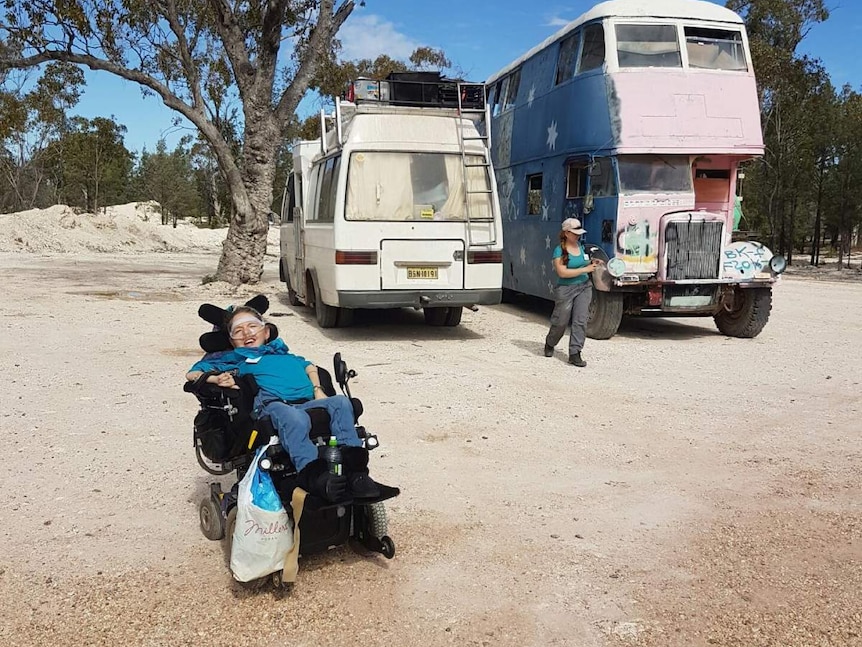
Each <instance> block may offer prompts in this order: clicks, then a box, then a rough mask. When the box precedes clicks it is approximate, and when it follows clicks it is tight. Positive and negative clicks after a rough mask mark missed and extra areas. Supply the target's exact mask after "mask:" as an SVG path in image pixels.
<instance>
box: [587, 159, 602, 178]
mask: <svg viewBox="0 0 862 647" xmlns="http://www.w3.org/2000/svg"><path fill="white" fill-rule="evenodd" d="M589 174H590V177H599V176H600V175H601V174H602V167H601V166H599V163H598V162H590V168H589Z"/></svg>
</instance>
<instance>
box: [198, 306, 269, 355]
mask: <svg viewBox="0 0 862 647" xmlns="http://www.w3.org/2000/svg"><path fill="white" fill-rule="evenodd" d="M244 305H245V306H247V307H249V308H254V309H255V310H257V311H258V312H259V313H260V314H263V313H264V312H266V311H267V310H268V309H269V299H267V298H266V297H265V296H264V295H262V294H258V295H257V296H256V297H254V298H252V299H249V300H248V301H246V302H245V304H244ZM234 307H235V306H228V307H227V308H219V307H218V306H215V305H213V304H211V303H204V304H203V305H201V307H199V308H198V316H199V317H200V318H201V319H203V320H204V321H206V322H207V323H210V324H212V325H213V329H212V330H211V331H210V332H205V333H204V334H202V335H201V336H200V338H199V339H198V342H199V343H200V345H201V348H202V349H203V350H204V352H206V353H217V352H219V351H223V350H231V349H232V348H233V346H232V345H231V343H230V337H228V334H227V331H226V330H225V329H224V328H223V326H224V320H225V317H227V315H228V313H229V312H230V311H231V310H233V309H234ZM266 327H267V330H268V331H269V335H267V338H266V341H268V342H269V341H272V340H273V339H276V338H277V337H278V328H277V327H276V326H275V324H271V323H268V324H266Z"/></svg>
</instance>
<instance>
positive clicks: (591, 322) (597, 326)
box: [587, 288, 623, 339]
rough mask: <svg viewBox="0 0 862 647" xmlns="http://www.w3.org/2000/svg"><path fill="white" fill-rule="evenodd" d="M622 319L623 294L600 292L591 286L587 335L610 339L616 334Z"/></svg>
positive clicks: (592, 337)
mask: <svg viewBox="0 0 862 647" xmlns="http://www.w3.org/2000/svg"><path fill="white" fill-rule="evenodd" d="M622 320H623V295H622V294H620V293H619V292H600V291H599V290H596V289H595V288H593V300H592V301H590V318H589V319H588V320H587V337H589V338H590V339H610V338H611V337H613V336H614V335H616V334H617V330H619V327H620V322H621V321H622Z"/></svg>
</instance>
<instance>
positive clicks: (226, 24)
mask: <svg viewBox="0 0 862 647" xmlns="http://www.w3.org/2000/svg"><path fill="white" fill-rule="evenodd" d="M209 2H210V6H211V7H212V8H213V9H214V10H215V13H216V17H217V20H216V28H217V29H218V32H219V35H220V36H221V41H222V43H223V44H224V48H225V51H226V52H227V58H228V61H230V66H231V69H232V70H233V76H234V79H235V80H236V85H237V88H238V89H239V93H240V96H241V97H245V96H246V95H247V93H248V92H249V90H250V89H251V85H252V82H253V79H254V72H255V70H254V66H253V65H252V64H251V60H250V59H249V57H248V51H246V48H245V37H244V36H243V33H242V31H241V30H240V28H239V25H237V22H236V18H235V17H234V12H233V9H231V8H230V6H229V5H228V3H227V0H209Z"/></svg>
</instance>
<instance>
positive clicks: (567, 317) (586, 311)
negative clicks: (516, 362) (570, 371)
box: [545, 281, 593, 355]
mask: <svg viewBox="0 0 862 647" xmlns="http://www.w3.org/2000/svg"><path fill="white" fill-rule="evenodd" d="M592 300H593V282H592V281H585V282H584V283H578V284H576V285H558V286H557V287H556V288H554V312H553V313H552V314H551V329H550V330H549V331H548V336H547V337H545V343H546V344H547V345H548V346H551V347H554V346H556V345H557V343H559V341H560V340H561V339H562V338H563V335H564V334H565V332H566V327H567V326H569V325H571V331H570V332H569V355H574V354H575V353H580V352H581V350H583V348H584V341H586V337H587V318H588V317H589V315H590V301H592Z"/></svg>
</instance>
